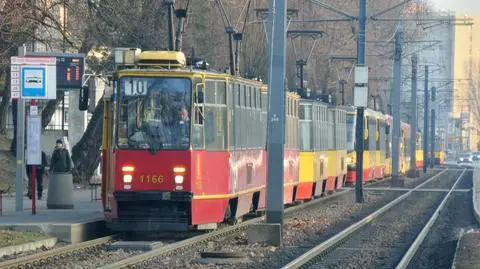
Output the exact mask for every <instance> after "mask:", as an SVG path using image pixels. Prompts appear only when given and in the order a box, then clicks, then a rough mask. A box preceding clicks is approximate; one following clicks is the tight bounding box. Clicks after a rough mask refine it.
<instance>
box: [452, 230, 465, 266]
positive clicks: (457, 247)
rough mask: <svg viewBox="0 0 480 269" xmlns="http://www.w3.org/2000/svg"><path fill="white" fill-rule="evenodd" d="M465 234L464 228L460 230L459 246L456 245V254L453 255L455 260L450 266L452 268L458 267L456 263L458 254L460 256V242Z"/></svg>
mask: <svg viewBox="0 0 480 269" xmlns="http://www.w3.org/2000/svg"><path fill="white" fill-rule="evenodd" d="M464 235H465V231H464V230H463V229H461V230H460V236H459V237H458V241H457V246H456V247H455V254H454V255H453V262H452V267H450V268H451V269H456V268H457V266H456V265H455V261H456V260H457V256H458V252H459V251H458V250H459V249H460V242H461V239H462V237H463V236H464Z"/></svg>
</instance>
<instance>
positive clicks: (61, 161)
mask: <svg viewBox="0 0 480 269" xmlns="http://www.w3.org/2000/svg"><path fill="white" fill-rule="evenodd" d="M71 171H72V160H71V159H70V153H68V150H67V149H65V147H64V146H63V141H62V140H61V139H58V140H57V142H56V145H55V150H54V151H53V153H52V159H51V161H50V172H52V173H70V172H71Z"/></svg>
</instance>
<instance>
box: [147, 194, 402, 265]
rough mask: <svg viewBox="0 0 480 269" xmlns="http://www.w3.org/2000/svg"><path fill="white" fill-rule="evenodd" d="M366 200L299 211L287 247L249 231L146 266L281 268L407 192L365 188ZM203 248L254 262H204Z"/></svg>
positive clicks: (289, 225) (344, 199)
mask: <svg viewBox="0 0 480 269" xmlns="http://www.w3.org/2000/svg"><path fill="white" fill-rule="evenodd" d="M365 193H366V195H365V203H363V204H357V203H356V202H355V193H354V192H348V193H346V194H344V195H341V196H337V197H335V198H331V199H330V200H326V201H325V202H324V203H321V204H319V205H316V206H314V207H311V208H305V209H304V210H302V211H300V212H295V213H293V214H291V215H289V216H287V219H286V220H285V225H284V237H283V239H284V247H283V248H278V247H273V246H266V245H261V244H251V245H247V234H246V233H242V234H238V235H235V236H233V237H227V238H222V239H219V240H217V241H215V242H209V243H208V244H206V245H205V246H203V248H201V249H199V248H195V249H192V250H191V251H189V252H187V253H182V255H178V256H171V257H169V258H167V259H164V260H162V262H161V263H157V264H150V265H148V266H147V267H146V268H231V267H232V266H233V267H234V268H255V269H260V268H279V267H280V266H281V265H283V264H286V263H287V262H288V261H290V260H292V259H293V258H295V257H296V256H298V255H300V254H301V253H303V252H305V251H306V250H308V249H309V248H311V247H313V246H314V245H316V244H318V243H319V242H321V241H324V240H326V239H328V238H329V237H331V236H333V235H335V234H336V233H338V232H340V231H341V230H343V229H345V228H347V227H348V226H350V225H351V224H353V223H355V222H356V221H359V220H361V219H362V218H364V217H365V216H367V215H369V214H371V213H372V212H374V211H375V210H377V209H379V208H380V207H382V206H383V205H385V204H387V203H388V202H390V201H392V200H394V199H395V198H396V197H398V196H400V195H401V194H403V193H404V192H402V191H401V192H393V191H388V192H378V191H376V192H373V191H366V192H365ZM200 252H236V253H241V254H244V255H245V257H246V258H248V259H249V260H250V261H251V263H246V264H245V263H235V264H227V265H219V264H200V263H197V262H196V261H198V260H199V259H200V258H201V257H200Z"/></svg>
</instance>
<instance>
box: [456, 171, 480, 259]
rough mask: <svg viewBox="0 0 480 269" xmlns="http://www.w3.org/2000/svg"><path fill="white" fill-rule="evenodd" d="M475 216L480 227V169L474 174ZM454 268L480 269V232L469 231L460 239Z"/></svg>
mask: <svg viewBox="0 0 480 269" xmlns="http://www.w3.org/2000/svg"><path fill="white" fill-rule="evenodd" d="M472 194H473V195H472V203H473V214H474V217H475V219H476V220H477V222H478V224H479V225H480V210H479V209H480V167H478V166H477V167H476V168H475V170H474V172H473V192H472ZM452 268H455V269H474V268H475V269H480V231H469V232H467V233H465V234H463V235H462V236H461V237H460V240H459V241H458V244H457V250H456V252H455V258H454V260H453V264H452Z"/></svg>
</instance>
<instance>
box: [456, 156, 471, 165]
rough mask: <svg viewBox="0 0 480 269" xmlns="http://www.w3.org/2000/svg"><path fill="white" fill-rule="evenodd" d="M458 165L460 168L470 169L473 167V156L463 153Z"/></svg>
mask: <svg viewBox="0 0 480 269" xmlns="http://www.w3.org/2000/svg"><path fill="white" fill-rule="evenodd" d="M457 164H458V165H460V166H466V167H470V166H473V154H471V153H462V154H460V155H459V156H458V157H457Z"/></svg>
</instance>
